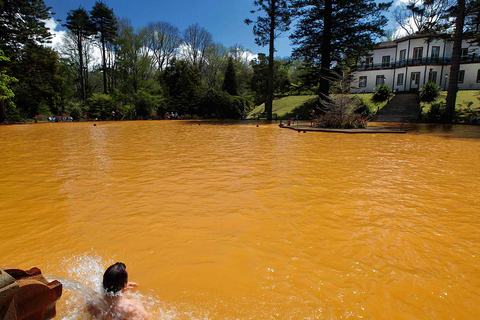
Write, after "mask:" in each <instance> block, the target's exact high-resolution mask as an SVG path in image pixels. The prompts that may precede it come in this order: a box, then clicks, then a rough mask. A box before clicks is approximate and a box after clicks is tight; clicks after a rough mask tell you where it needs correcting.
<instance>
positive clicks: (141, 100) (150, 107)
mask: <svg viewBox="0 0 480 320" xmlns="http://www.w3.org/2000/svg"><path fill="white" fill-rule="evenodd" d="M134 100H135V109H136V113H137V116H138V117H140V118H141V119H150V118H151V117H152V113H153V111H154V110H158V109H159V108H160V106H161V105H162V98H161V97H160V95H156V94H150V93H149V92H146V91H139V92H137V93H136V94H135V95H134Z"/></svg>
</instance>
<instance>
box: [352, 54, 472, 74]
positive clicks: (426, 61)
mask: <svg viewBox="0 0 480 320" xmlns="http://www.w3.org/2000/svg"><path fill="white" fill-rule="evenodd" d="M451 60H452V59H451V58H431V57H430V58H419V59H408V60H401V61H396V62H389V63H376V64H373V63H371V64H365V63H363V64H359V65H357V71H365V70H380V69H393V68H401V67H406V66H409V67H410V66H421V65H449V64H450V61H451ZM460 63H480V56H476V55H469V56H463V57H461V59H460Z"/></svg>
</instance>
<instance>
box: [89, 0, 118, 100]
mask: <svg viewBox="0 0 480 320" xmlns="http://www.w3.org/2000/svg"><path fill="white" fill-rule="evenodd" d="M90 18H91V21H92V25H93V30H94V32H95V33H96V34H97V36H98V35H99V39H100V45H101V49H102V69H103V93H105V94H107V92H108V89H107V55H106V48H107V44H108V43H112V42H113V40H114V39H115V36H116V35H117V19H116V18H115V15H114V14H113V10H112V9H111V8H109V7H107V5H106V4H105V3H104V2H102V1H97V2H95V5H94V6H93V8H92V10H91V11H90Z"/></svg>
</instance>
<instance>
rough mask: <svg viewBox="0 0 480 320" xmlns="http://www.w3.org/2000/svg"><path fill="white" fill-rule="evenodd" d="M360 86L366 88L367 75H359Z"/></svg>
mask: <svg viewBox="0 0 480 320" xmlns="http://www.w3.org/2000/svg"><path fill="white" fill-rule="evenodd" d="M358 86H359V87H360V88H365V87H366V86H367V77H365V76H363V77H359V78H358Z"/></svg>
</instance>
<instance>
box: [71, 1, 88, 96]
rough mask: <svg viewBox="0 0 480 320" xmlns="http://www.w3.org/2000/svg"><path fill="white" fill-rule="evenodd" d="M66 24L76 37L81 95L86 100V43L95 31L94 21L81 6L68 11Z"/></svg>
mask: <svg viewBox="0 0 480 320" xmlns="http://www.w3.org/2000/svg"><path fill="white" fill-rule="evenodd" d="M64 26H65V27H67V28H68V30H70V31H71V32H72V34H73V35H74V37H75V43H76V45H77V53H78V57H79V65H78V68H79V69H78V77H79V81H80V97H81V99H82V100H85V98H86V86H85V74H86V72H88V65H87V66H84V62H85V61H84V44H85V42H87V41H89V38H90V37H91V36H92V35H93V33H94V29H93V25H92V21H91V20H90V16H89V14H88V12H87V11H86V10H85V9H84V8H82V7H79V8H78V9H76V10H70V11H69V12H68V13H67V20H66V23H65V24H64Z"/></svg>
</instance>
